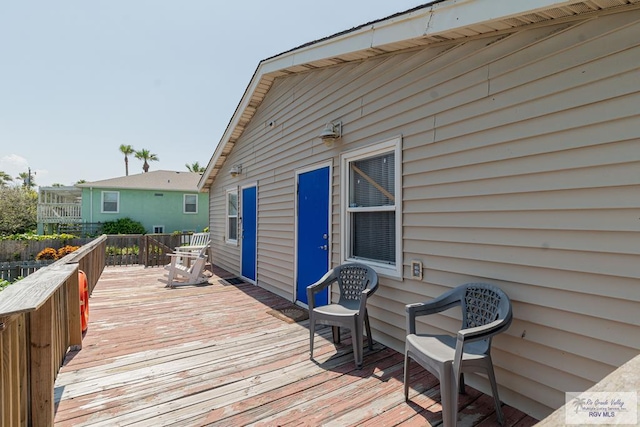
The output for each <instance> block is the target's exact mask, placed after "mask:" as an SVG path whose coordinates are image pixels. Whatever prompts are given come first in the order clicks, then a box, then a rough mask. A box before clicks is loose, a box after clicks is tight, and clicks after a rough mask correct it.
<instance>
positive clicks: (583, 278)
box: [210, 10, 640, 417]
mask: <svg viewBox="0 0 640 427" xmlns="http://www.w3.org/2000/svg"><path fill="white" fill-rule="evenodd" d="M638 34H640V11H637V10H636V11H628V12H626V13H621V14H613V15H608V16H602V17H599V18H596V19H591V20H587V21H583V22H573V23H565V24H559V25H555V26H541V27H537V28H532V29H530V30H521V31H519V32H517V33H514V34H511V35H506V36H505V35H501V36H495V37H489V38H482V39H475V40H469V41H466V42H458V44H443V45H439V46H435V47H431V48H424V49H419V50H411V51H407V52H403V53H399V54H393V55H388V56H383V57H378V58H374V59H370V60H366V61H362V62H355V63H348V64H344V65H340V66H335V67H331V68H327V69H321V70H316V71H310V72H307V73H303V74H298V75H292V76H289V77H281V78H277V79H276V80H275V82H274V85H273V86H272V87H271V89H270V91H269V92H268V93H267V95H266V97H265V99H264V101H263V102H262V104H261V105H260V106H258V108H257V110H256V114H255V116H254V117H253V119H252V120H251V122H249V123H248V125H247V127H246V130H245V131H244V133H243V135H242V136H241V138H240V139H239V141H238V143H237V145H236V147H235V148H234V150H233V151H232V152H231V154H230V156H229V158H228V159H227V161H226V163H225V166H224V168H223V169H222V171H221V173H220V175H219V176H218V178H217V179H216V181H215V182H214V184H213V187H212V189H211V194H210V196H211V197H210V200H211V207H210V212H211V222H212V224H211V229H212V234H213V237H214V243H213V246H214V247H213V253H214V260H215V261H216V262H217V263H219V264H220V265H222V266H223V267H225V268H228V269H230V270H232V271H235V272H239V265H240V264H239V263H240V260H239V247H236V246H228V245H226V244H225V243H224V197H225V193H224V191H225V189H227V188H230V187H232V186H234V185H244V184H247V183H251V182H256V183H257V184H258V210H259V213H258V270H257V275H258V284H259V285H261V286H264V287H266V288H268V289H270V290H273V291H274V292H277V293H279V294H281V295H284V296H286V297H288V298H290V299H292V298H293V286H294V277H295V266H294V252H295V248H294V239H295V228H294V226H293V224H294V223H295V218H294V208H295V194H294V189H295V183H294V179H295V170H296V169H297V168H301V167H305V166H308V165H310V164H314V163H318V162H322V161H326V160H328V159H332V160H333V165H334V170H333V194H332V200H333V214H332V216H331V220H332V230H333V232H332V236H331V237H332V262H333V263H334V264H337V263H339V262H341V260H342V258H341V254H340V238H341V236H340V232H339V230H340V224H339V221H340V209H341V206H340V197H339V194H340V191H341V188H340V170H339V155H340V153H341V152H344V151H347V150H351V149H354V148H358V147H362V146H366V145H370V144H374V143H376V142H380V141H382V140H384V139H386V138H390V137H394V136H397V135H402V136H403V155H402V156H403V202H402V203H403V218H402V221H403V252H404V259H403V264H404V277H405V278H404V279H403V280H392V279H389V278H386V277H383V278H382V279H381V283H382V286H381V287H380V289H379V291H378V293H377V294H376V296H375V297H374V298H373V299H372V300H371V309H370V313H371V315H372V316H373V319H372V326H373V327H374V329H375V332H374V339H377V340H378V341H381V342H383V343H385V344H388V345H391V346H393V347H395V348H396V349H399V350H401V349H402V346H403V337H404V322H405V317H404V305H405V304H406V303H409V302H414V301H419V300H424V299H429V298H431V297H434V296H436V295H439V294H440V293H442V292H444V291H445V290H447V289H449V288H451V287H453V286H456V285H458V284H462V283H465V282H468V281H472V280H483V281H488V282H491V283H494V284H497V285H499V286H501V287H503V288H504V289H505V291H506V292H507V293H508V294H509V295H510V296H511V298H512V299H513V302H514V313H515V321H514V323H513V325H512V327H511V328H510V330H509V331H508V332H507V333H506V334H504V336H501V337H499V338H498V339H496V340H495V344H494V345H495V352H494V361H495V364H496V366H497V376H498V381H499V383H500V385H501V390H502V394H501V397H503V399H504V400H505V401H507V402H508V403H510V404H512V405H515V406H518V407H520V408H522V409H524V410H526V411H528V412H529V413H531V414H532V415H533V416H536V417H543V416H544V415H546V414H547V413H549V412H550V411H551V410H552V409H553V408H557V407H559V406H560V405H561V404H563V403H564V392H565V391H575V390H582V389H585V388H587V387H588V386H589V385H591V384H593V383H594V382H596V381H598V380H599V379H601V378H603V377H604V376H605V375H606V374H607V373H609V372H610V371H612V370H613V369H614V368H615V367H616V366H619V365H621V364H622V363H624V362H625V361H627V360H629V359H631V358H632V357H633V356H634V355H635V354H637V353H638V352H640V333H638V331H639V326H640V318H639V317H638V313H639V312H640V282H639V279H640V269H639V268H638V265H639V264H640V246H639V245H638V241H639V239H640V220H639V217H640V215H639V214H638V212H639V211H640V172H639V171H640V140H639V139H638V138H639V136H640V115H639V114H638V111H639V110H638V105H640V61H638V58H640V39H639V38H638V37H637V35H638ZM333 119H340V120H342V122H343V138H342V139H341V140H340V141H339V142H338V143H336V144H335V146H334V147H333V148H327V147H325V146H324V145H323V144H322V143H321V142H320V141H319V139H318V138H317V135H318V133H319V132H320V130H321V129H322V127H323V125H324V124H325V123H326V122H327V121H329V120H333ZM271 121H275V126H273V127H269V126H268V123H269V122H271ZM237 163H242V165H243V172H244V173H243V175H241V176H240V177H237V178H231V177H230V176H229V168H230V167H231V166H232V165H234V164H237ZM412 259H418V260H421V261H422V262H423V264H424V266H425V270H424V279H423V280H422V281H421V282H417V281H415V280H410V279H409V267H408V266H409V264H410V261H411V260H412ZM430 320H431V323H430V327H431V328H434V329H435V330H441V331H442V330H444V331H449V332H451V331H454V330H456V328H457V326H458V322H459V321H458V320H457V317H456V315H455V314H448V315H443V316H435V317H434V318H433V319H430ZM425 327H426V326H425ZM478 381H479V382H475V383H474V384H479V386H480V387H483V385H482V380H478Z"/></svg>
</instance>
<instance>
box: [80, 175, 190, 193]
mask: <svg viewBox="0 0 640 427" xmlns="http://www.w3.org/2000/svg"><path fill="white" fill-rule="evenodd" d="M199 180H200V174H199V173H194V172H178V171H165V170H159V171H152V172H147V173H140V174H136V175H129V176H120V177H117V178H111V179H104V180H102V181H93V182H85V183H82V184H76V187H80V188H118V189H123V190H124V189H130V190H165V191H190V192H196V191H198V181H199Z"/></svg>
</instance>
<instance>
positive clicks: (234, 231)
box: [228, 218, 238, 240]
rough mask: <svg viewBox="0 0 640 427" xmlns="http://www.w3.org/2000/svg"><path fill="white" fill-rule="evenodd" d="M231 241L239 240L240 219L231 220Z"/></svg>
mask: <svg viewBox="0 0 640 427" xmlns="http://www.w3.org/2000/svg"><path fill="white" fill-rule="evenodd" d="M228 239H229V240H238V218H229V237H228Z"/></svg>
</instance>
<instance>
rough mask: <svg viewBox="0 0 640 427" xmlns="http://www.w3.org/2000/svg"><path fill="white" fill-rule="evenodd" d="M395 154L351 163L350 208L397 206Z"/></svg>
mask: <svg viewBox="0 0 640 427" xmlns="http://www.w3.org/2000/svg"><path fill="white" fill-rule="evenodd" d="M394 157H395V155H394V153H393V152H391V153H386V154H383V155H381V156H376V157H371V158H367V159H362V160H357V161H353V162H351V163H350V172H349V181H350V184H351V186H350V191H349V206H350V207H370V206H389V205H391V206H393V205H395V161H394Z"/></svg>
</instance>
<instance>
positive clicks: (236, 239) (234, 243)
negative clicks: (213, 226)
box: [224, 188, 240, 246]
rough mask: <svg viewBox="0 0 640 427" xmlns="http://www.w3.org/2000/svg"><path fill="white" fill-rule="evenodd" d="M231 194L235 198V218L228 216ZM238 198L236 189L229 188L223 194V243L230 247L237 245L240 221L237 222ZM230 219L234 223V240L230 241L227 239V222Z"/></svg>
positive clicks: (238, 211)
mask: <svg viewBox="0 0 640 427" xmlns="http://www.w3.org/2000/svg"><path fill="white" fill-rule="evenodd" d="M231 194H235V196H236V214H235V216H233V215H229V196H230V195H231ZM239 201H240V198H239V194H238V188H230V189H228V190H227V191H226V192H225V198H224V216H225V221H224V223H225V229H224V236H225V241H226V243H228V244H230V245H235V246H237V245H238V233H240V221H239V213H240V206H239V205H240V203H239ZM230 218H235V221H236V238H235V239H231V238H229V222H230Z"/></svg>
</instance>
